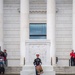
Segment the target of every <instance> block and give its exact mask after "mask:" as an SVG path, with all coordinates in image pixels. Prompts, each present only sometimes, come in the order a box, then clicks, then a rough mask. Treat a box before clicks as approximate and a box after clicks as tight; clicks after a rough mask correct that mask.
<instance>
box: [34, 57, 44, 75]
mask: <svg viewBox="0 0 75 75" xmlns="http://www.w3.org/2000/svg"><path fill="white" fill-rule="evenodd" d="M41 64H42V62H41V59H40V58H36V59H35V60H34V65H35V69H36V75H39V74H38V73H39V72H40V71H43V70H42V67H41Z"/></svg>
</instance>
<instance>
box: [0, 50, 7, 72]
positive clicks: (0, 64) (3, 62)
mask: <svg viewBox="0 0 75 75" xmlns="http://www.w3.org/2000/svg"><path fill="white" fill-rule="evenodd" d="M5 66H7V52H6V49H4V51H1V50H0V73H1V72H3V73H4V72H5V68H4V67H5Z"/></svg>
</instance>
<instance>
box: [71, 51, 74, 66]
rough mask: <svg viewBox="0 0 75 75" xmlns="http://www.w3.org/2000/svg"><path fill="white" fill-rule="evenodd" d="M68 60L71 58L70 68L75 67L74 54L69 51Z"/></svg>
mask: <svg viewBox="0 0 75 75" xmlns="http://www.w3.org/2000/svg"><path fill="white" fill-rule="evenodd" d="M70 58H71V66H75V52H74V50H72V51H71V53H70Z"/></svg>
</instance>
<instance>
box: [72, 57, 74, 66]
mask: <svg viewBox="0 0 75 75" xmlns="http://www.w3.org/2000/svg"><path fill="white" fill-rule="evenodd" d="M71 66H74V58H73V57H71Z"/></svg>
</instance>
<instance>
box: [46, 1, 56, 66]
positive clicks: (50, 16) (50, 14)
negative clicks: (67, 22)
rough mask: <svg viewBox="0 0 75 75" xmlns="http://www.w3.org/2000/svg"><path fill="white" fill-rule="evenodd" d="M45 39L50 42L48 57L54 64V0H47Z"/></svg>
mask: <svg viewBox="0 0 75 75" xmlns="http://www.w3.org/2000/svg"><path fill="white" fill-rule="evenodd" d="M47 39H49V40H50V42H51V47H50V57H52V64H53V65H55V63H56V62H55V61H56V60H55V50H56V47H55V0H47Z"/></svg>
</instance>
